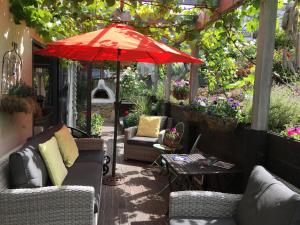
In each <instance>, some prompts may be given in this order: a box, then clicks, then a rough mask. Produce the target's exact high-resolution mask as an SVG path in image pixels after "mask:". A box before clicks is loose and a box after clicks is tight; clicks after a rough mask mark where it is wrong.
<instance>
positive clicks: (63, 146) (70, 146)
mask: <svg viewBox="0 0 300 225" xmlns="http://www.w3.org/2000/svg"><path fill="white" fill-rule="evenodd" d="M54 136H55V138H56V140H57V144H58V146H59V150H60V153H61V156H62V158H63V160H64V163H65V165H66V166H67V167H71V166H72V165H73V164H74V162H75V160H76V159H77V157H78V155H79V153H78V148H77V145H76V142H75V140H74V138H73V137H72V135H71V133H70V131H69V129H68V128H67V127H66V126H65V125H63V127H62V128H61V129H60V130H59V131H57V132H55V133H54Z"/></svg>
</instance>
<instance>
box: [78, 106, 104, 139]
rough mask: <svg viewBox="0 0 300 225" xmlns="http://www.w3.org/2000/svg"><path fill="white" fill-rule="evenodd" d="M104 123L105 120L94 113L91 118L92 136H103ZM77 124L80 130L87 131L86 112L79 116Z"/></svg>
mask: <svg viewBox="0 0 300 225" xmlns="http://www.w3.org/2000/svg"><path fill="white" fill-rule="evenodd" d="M103 123H104V118H103V117H102V116H101V115H100V114H98V113H93V114H92V117H91V134H92V135H95V136H99V135H100V134H101V130H102V127H103ZM76 124H77V127H78V128H79V129H81V130H84V131H86V129H87V124H86V112H81V113H79V114H78V118H77V121H76Z"/></svg>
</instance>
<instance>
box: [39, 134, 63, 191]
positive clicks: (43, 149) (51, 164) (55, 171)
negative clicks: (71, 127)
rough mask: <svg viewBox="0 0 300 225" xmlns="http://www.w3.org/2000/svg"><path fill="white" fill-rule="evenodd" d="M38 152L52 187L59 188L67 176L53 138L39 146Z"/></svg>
mask: <svg viewBox="0 0 300 225" xmlns="http://www.w3.org/2000/svg"><path fill="white" fill-rule="evenodd" d="M39 150H40V153H41V155H42V157H43V160H44V162H45V164H46V167H47V170H48V173H49V177H50V179H51V181H52V184H53V185H56V186H60V185H61V184H62V182H63V181H64V179H65V177H66V176H67V174H68V171H67V169H66V167H65V164H64V162H63V160H62V157H61V154H60V152H59V148H58V144H57V141H56V139H55V137H52V138H51V139H50V140H49V141H46V142H45V143H42V144H39Z"/></svg>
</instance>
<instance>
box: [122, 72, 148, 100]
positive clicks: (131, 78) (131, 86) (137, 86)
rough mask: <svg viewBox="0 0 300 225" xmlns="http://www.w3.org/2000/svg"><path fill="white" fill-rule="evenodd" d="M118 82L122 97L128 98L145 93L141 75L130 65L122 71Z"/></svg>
mask: <svg viewBox="0 0 300 225" xmlns="http://www.w3.org/2000/svg"><path fill="white" fill-rule="evenodd" d="M120 82H121V97H122V99H126V100H130V98H131V97H135V96H140V95H143V94H144V93H145V90H146V84H145V82H144V81H143V80H142V78H141V75H140V74H139V73H138V71H136V70H133V69H131V68H130V67H128V68H127V69H126V70H124V71H123V73H122V76H121V80H120Z"/></svg>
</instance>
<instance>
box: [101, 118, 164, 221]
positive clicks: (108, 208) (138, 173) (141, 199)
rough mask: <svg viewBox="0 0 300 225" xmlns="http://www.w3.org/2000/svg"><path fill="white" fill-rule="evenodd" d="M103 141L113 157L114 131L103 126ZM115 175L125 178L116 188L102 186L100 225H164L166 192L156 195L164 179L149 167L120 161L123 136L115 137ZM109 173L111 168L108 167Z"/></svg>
mask: <svg viewBox="0 0 300 225" xmlns="http://www.w3.org/2000/svg"><path fill="white" fill-rule="evenodd" d="M102 137H103V138H104V139H105V140H106V148H107V153H108V155H112V138H113V127H112V125H111V124H106V125H105V127H104V130H103V135H102ZM117 155H118V157H117V173H121V174H123V175H125V176H126V180H125V183H124V184H122V185H119V186H115V187H112V186H105V185H103V186H102V196H101V207H100V221H99V225H121V224H122V225H165V224H167V223H166V212H167V206H168V195H169V192H168V190H167V191H165V192H164V193H163V195H158V194H157V192H159V191H160V190H161V189H162V188H163V187H164V186H165V185H166V184H167V177H166V176H165V175H159V174H158V173H155V172H154V173H153V172H151V170H150V169H149V164H145V163H141V162H137V161H126V162H124V160H123V136H119V137H118V154H117ZM110 169H111V166H110Z"/></svg>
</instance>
